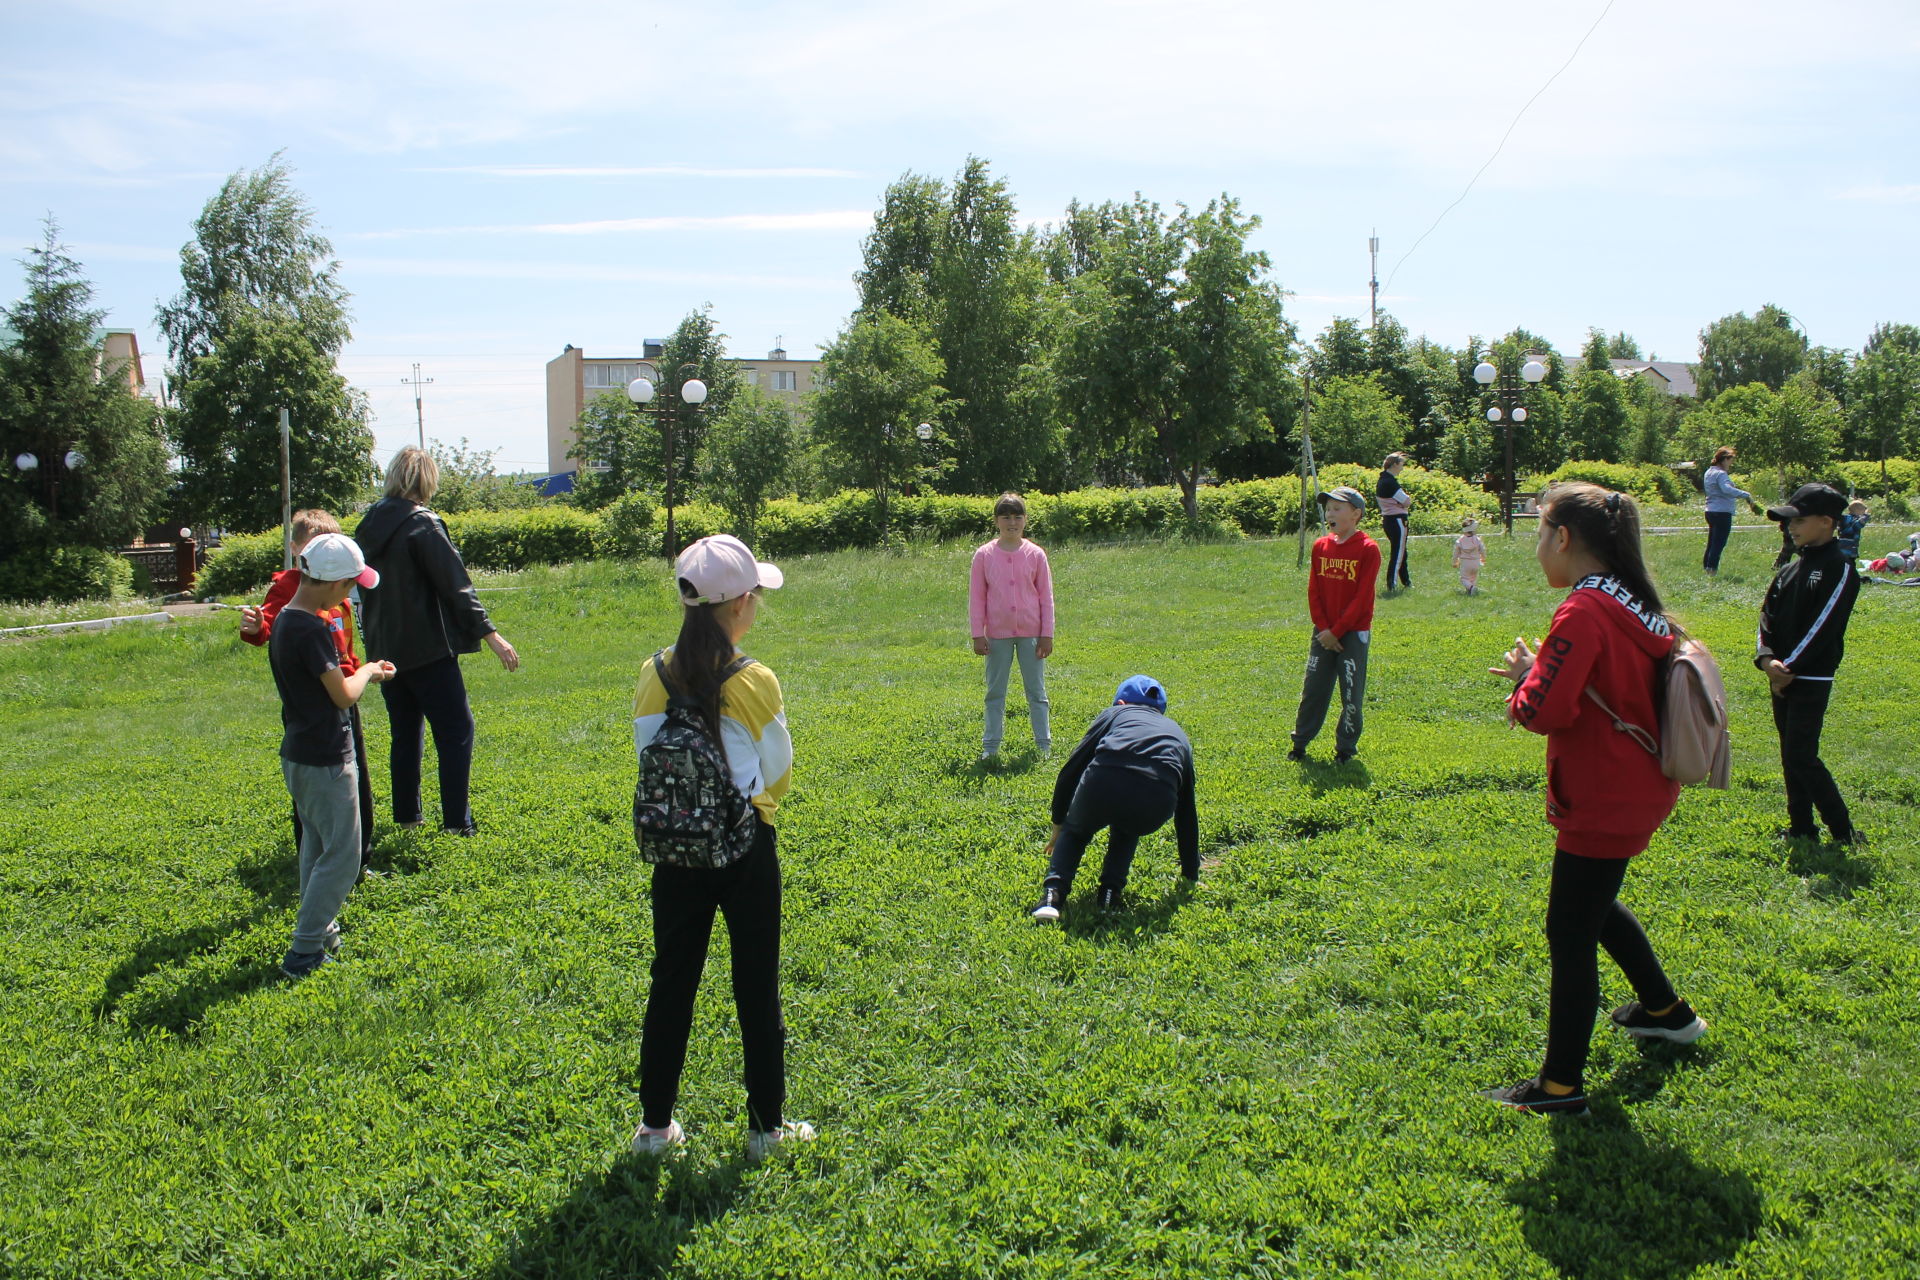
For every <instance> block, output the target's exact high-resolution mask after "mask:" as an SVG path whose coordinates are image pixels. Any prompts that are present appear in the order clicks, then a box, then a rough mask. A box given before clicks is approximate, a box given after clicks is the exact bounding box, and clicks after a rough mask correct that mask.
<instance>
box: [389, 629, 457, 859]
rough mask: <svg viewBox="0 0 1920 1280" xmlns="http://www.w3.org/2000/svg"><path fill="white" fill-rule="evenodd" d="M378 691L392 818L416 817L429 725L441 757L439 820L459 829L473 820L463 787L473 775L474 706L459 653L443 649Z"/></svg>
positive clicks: (436, 752) (414, 820) (409, 818)
mask: <svg viewBox="0 0 1920 1280" xmlns="http://www.w3.org/2000/svg"><path fill="white" fill-rule="evenodd" d="M380 696H381V697H382V698H383V699H385V700H386V704H387V723H388V726H389V728H390V729H391V731H392V734H393V744H392V754H391V755H390V756H389V762H390V763H389V768H390V771H391V773H392V775H393V820H394V821H395V822H418V821H420V819H421V816H422V814H421V808H420V757H421V755H422V754H423V753H424V751H425V749H426V734H425V729H426V726H428V725H431V726H432V727H433V752H434V755H435V756H437V757H438V758H439V763H440V823H441V825H442V826H445V827H447V828H449V829H451V830H458V829H459V828H461V827H464V826H466V825H467V824H468V823H470V822H472V821H473V809H472V807H471V806H470V805H469V804H468V802H467V788H468V783H469V780H470V779H471V777H472V775H473V708H472V707H470V706H469V705H467V683H466V681H465V680H463V679H462V678H461V676H460V659H459V658H457V657H455V656H454V655H452V654H448V655H447V656H446V657H444V658H442V659H440V660H439V661H438V662H429V663H428V664H427V665H426V666H424V667H415V668H414V669H413V670H411V671H402V672H401V673H400V674H399V675H397V676H395V677H394V678H393V679H391V680H388V681H386V682H385V683H384V684H382V685H381V686H380Z"/></svg>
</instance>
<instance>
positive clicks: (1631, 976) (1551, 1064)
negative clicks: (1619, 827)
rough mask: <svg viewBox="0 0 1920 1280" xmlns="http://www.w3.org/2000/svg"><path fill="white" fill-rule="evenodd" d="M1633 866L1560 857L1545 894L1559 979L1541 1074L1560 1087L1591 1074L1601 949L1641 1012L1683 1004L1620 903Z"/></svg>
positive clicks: (1558, 852)
mask: <svg viewBox="0 0 1920 1280" xmlns="http://www.w3.org/2000/svg"><path fill="white" fill-rule="evenodd" d="M1629 861H1630V859H1627V858H1586V857H1582V856H1581V855H1579V854H1577V853H1568V852H1567V851H1566V850H1565V849H1556V850H1554V854H1553V882H1552V884H1551V885H1550V886H1549V887H1548V889H1547V952H1548V954H1549V955H1550V956H1551V957H1552V960H1553V979H1552V985H1551V987H1550V988H1549V991H1550V994H1549V996H1548V1000H1547V1058H1546V1062H1545V1063H1544V1064H1543V1065H1542V1066H1541V1068H1540V1074H1541V1075H1543V1076H1545V1077H1546V1078H1547V1079H1549V1080H1552V1081H1554V1082H1555V1083H1556V1084H1570V1085H1575V1086H1578V1085H1580V1084H1582V1083H1583V1081H1582V1079H1581V1077H1582V1076H1583V1075H1585V1074H1586V1070H1587V1049H1588V1047H1589V1042H1590V1041H1591V1040H1592V1039H1593V1018H1594V1014H1595V1013H1596V1012H1597V1011H1598V1010H1599V1008H1600V964H1599V960H1598V957H1597V955H1596V952H1595V948H1596V947H1605V948H1606V949H1607V954H1608V955H1609V956H1611V957H1612V958H1613V962H1614V963H1615V964H1617V965H1619V966H1620V972H1622V973H1624V974H1626V976H1627V981H1628V983H1630V984H1631V985H1632V987H1633V994H1634V995H1635V996H1636V997H1637V998H1638V999H1639V1001H1640V1003H1641V1004H1644V1005H1646V1006H1647V1007H1648V1008H1649V1009H1664V1008H1666V1007H1667V1006H1668V1005H1670V1004H1672V1003H1673V1002H1674V1001H1675V1000H1677V999H1679V997H1678V996H1676V995H1675V994H1674V993H1673V984H1672V983H1670V982H1668V981H1667V974H1666V971H1665V970H1664V969H1662V968H1661V967H1660V961H1659V959H1658V957H1656V956H1655V955H1654V954H1653V944H1652V943H1650V942H1648V941H1647V934H1646V931H1645V930H1644V929H1642V928H1641V927H1640V921H1639V920H1638V919H1637V918H1635V916H1634V914H1633V912H1631V911H1629V910H1627V908H1626V906H1625V905H1624V904H1623V903H1621V902H1620V900H1619V896H1618V895H1619V893H1620V882H1621V880H1623V879H1624V878H1625V877H1626V874H1627V863H1628V862H1629Z"/></svg>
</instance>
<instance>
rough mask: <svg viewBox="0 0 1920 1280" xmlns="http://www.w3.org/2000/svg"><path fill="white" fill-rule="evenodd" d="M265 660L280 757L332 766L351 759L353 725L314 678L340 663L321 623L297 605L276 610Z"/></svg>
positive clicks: (296, 761) (327, 633)
mask: <svg viewBox="0 0 1920 1280" xmlns="http://www.w3.org/2000/svg"><path fill="white" fill-rule="evenodd" d="M267 661H268V663H269V665H271V666H272V667H273V683H274V687H275V688H277V689H279V690H280V724H281V726H282V728H284V729H285V731H286V732H285V733H284V734H282V735H281V738H280V758H281V759H283V760H291V761H293V762H294V763H295V764H314V765H336V764H345V763H346V762H347V761H349V760H351V759H353V729H352V727H351V725H350V724H349V722H348V720H347V713H346V710H345V709H344V708H341V707H336V706H334V705H333V698H332V697H331V696H329V695H328V693H327V686H326V685H324V684H322V683H321V680H320V677H321V676H322V675H324V674H325V673H326V672H328V671H331V670H333V669H334V668H335V667H338V666H339V665H340V654H339V651H338V650H336V649H335V648H334V647H333V635H332V633H331V632H329V631H328V630H327V624H326V623H324V622H322V621H321V620H320V619H319V618H317V617H315V616H314V615H313V614H311V613H308V612H306V611H305V610H303V609H282V610H281V611H280V616H279V617H277V618H275V619H274V621H273V635H272V636H271V637H270V638H269V639H268V640H267Z"/></svg>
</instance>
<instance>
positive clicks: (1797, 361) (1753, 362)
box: [1697, 302, 1807, 399]
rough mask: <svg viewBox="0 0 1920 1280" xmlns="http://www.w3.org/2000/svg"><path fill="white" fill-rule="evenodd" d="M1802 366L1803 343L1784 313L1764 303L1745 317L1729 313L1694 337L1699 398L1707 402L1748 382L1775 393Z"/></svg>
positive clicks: (1805, 358) (1804, 347) (1791, 321)
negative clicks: (1697, 346) (1696, 340)
mask: <svg viewBox="0 0 1920 1280" xmlns="http://www.w3.org/2000/svg"><path fill="white" fill-rule="evenodd" d="M1806 362H1807V339H1806V337H1805V336H1804V335H1803V334H1801V333H1800V332H1799V331H1798V330H1796V329H1795V328H1794V327H1793V317H1792V316H1790V315H1788V314H1787V313H1786V312H1785V311H1783V310H1781V309H1780V308H1779V307H1776V306H1774V305H1773V304H1772V303H1771V302H1769V303H1768V304H1767V305H1766V306H1764V307H1761V308H1760V310H1758V311H1756V312H1755V313H1754V314H1753V315H1751V316H1749V315H1748V314H1747V313H1746V312H1744V311H1739V312H1735V313H1734V314H1733V315H1730V316H1722V317H1720V319H1718V320H1715V321H1714V322H1713V323H1712V324H1710V325H1708V326H1707V327H1706V328H1705V329H1703V330H1702V331H1701V333H1700V366H1699V375H1698V378H1697V381H1698V382H1699V385H1700V394H1701V396H1702V397H1705V398H1709V399H1710V398H1712V397H1713V396H1717V395H1719V394H1720V393H1721V392H1723V391H1727V390H1729V389H1731V388H1733V387H1739V386H1745V385H1746V384H1747V383H1749V382H1757V383H1760V384H1761V385H1762V386H1764V387H1766V388H1768V389H1769V390H1771V391H1778V390H1780V388H1782V387H1784V386H1786V384H1787V379H1788V378H1791V377H1792V376H1793V375H1794V374H1796V373H1798V372H1800V369H1801V366H1803V365H1804V364H1806Z"/></svg>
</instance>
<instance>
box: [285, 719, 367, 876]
mask: <svg viewBox="0 0 1920 1280" xmlns="http://www.w3.org/2000/svg"><path fill="white" fill-rule="evenodd" d="M347 723H349V724H351V725H352V726H353V762H354V763H355V764H356V765H358V766H359V767H360V866H361V868H362V869H363V870H364V869H365V867H366V865H367V863H368V861H369V860H371V859H372V857H373V778H372V777H371V776H369V775H368V773H367V734H366V730H364V729H363V728H361V727H360V708H359V707H357V706H355V707H348V708H347ZM293 848H294V852H296V853H298V852H299V850H300V810H299V809H295V810H294V811H293Z"/></svg>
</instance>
